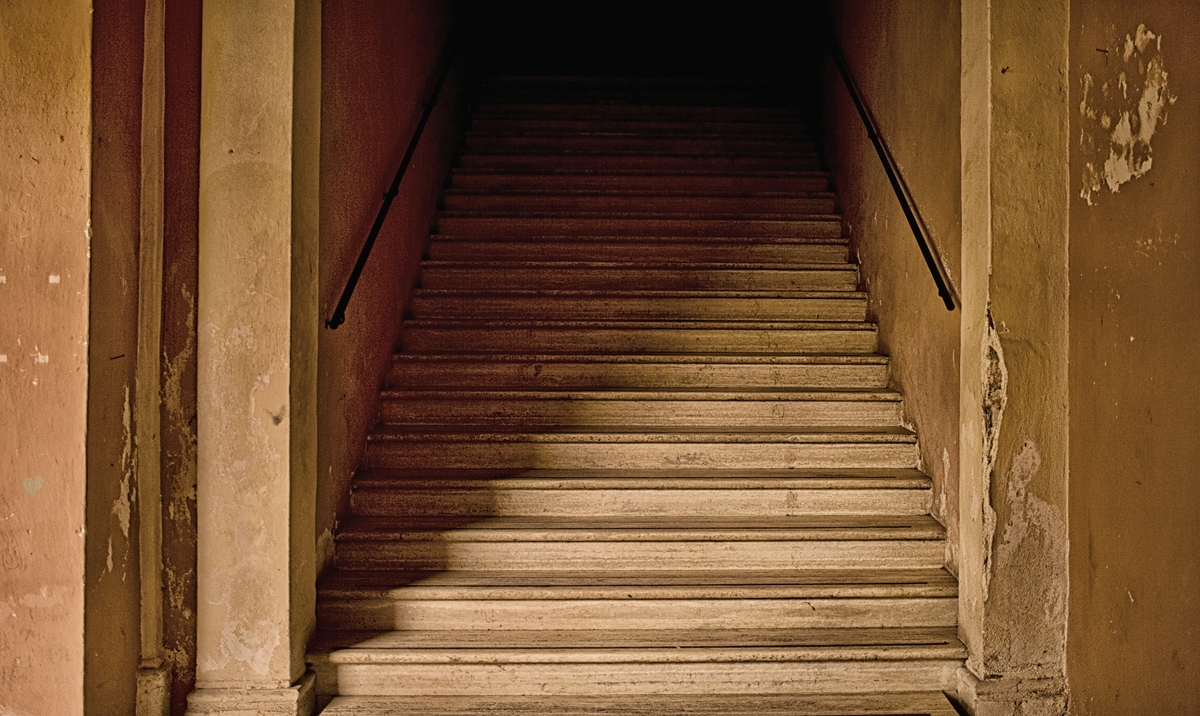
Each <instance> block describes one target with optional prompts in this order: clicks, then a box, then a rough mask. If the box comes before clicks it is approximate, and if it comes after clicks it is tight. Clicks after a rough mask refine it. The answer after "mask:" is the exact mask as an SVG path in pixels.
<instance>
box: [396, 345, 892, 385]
mask: <svg viewBox="0 0 1200 716" xmlns="http://www.w3.org/2000/svg"><path fill="white" fill-rule="evenodd" d="M887 380H888V363H887V358H886V357H884V356H880V355H854V356H828V355H826V356H822V355H813V356H795V355H792V356H768V355H714V354H711V353H709V354H703V353H697V354H693V355H653V354H650V355H646V354H625V355H621V354H613V355H581V354H574V355H572V354H528V353H524V354H518V353H514V354H503V353H497V354H491V355H488V354H482V355H469V356H467V355H461V354H398V355H396V356H394V357H393V359H392V370H391V372H390V373H389V374H388V384H389V385H390V386H393V387H397V388H403V387H409V388H458V387H464V386H472V385H488V386H491V387H493V388H541V389H579V390H587V389H597V388H664V389H670V388H727V389H747V388H772V387H804V388H830V389H837V388H843V389H844V388H858V389H878V388H882V387H884V386H886V385H887Z"/></svg>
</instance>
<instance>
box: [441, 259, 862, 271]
mask: <svg viewBox="0 0 1200 716" xmlns="http://www.w3.org/2000/svg"><path fill="white" fill-rule="evenodd" d="M421 266H422V267H423V268H486V269H490V270H494V271H504V270H510V269H517V268H537V269H545V270H549V271H561V270H564V269H571V268H604V269H622V270H628V269H629V263H628V262H624V261H502V260H484V261H422V262H421ZM637 266H638V268H639V269H642V270H647V271H653V270H666V271H698V270H708V271H719V270H742V271H857V270H858V267H857V266H855V265H854V264H849V263H846V264H830V263H817V262H810V263H739V262H732V261H728V262H718V261H696V262H682V261H671V262H663V263H650V262H645V263H643V262H639V263H638V264H637Z"/></svg>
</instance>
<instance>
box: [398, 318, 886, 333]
mask: <svg viewBox="0 0 1200 716" xmlns="http://www.w3.org/2000/svg"><path fill="white" fill-rule="evenodd" d="M404 325H405V326H406V327H412V328H416V327H437V326H441V327H447V328H452V327H453V328H458V327H461V328H547V329H563V328H570V329H624V330H679V331H686V330H690V329H710V330H712V329H716V330H758V331H770V330H774V331H781V330H790V331H803V330H806V329H807V330H817V331H834V330H837V331H874V330H875V324H874V323H868V322H866V321H806V320H796V321H781V320H773V321H758V320H738V321H730V320H724V321H696V320H690V321H671V320H659V321H648V320H645V319H635V320H625V321H622V320H616V321H602V320H550V319H524V320H522V319H495V318H428V319H425V318H412V319H409V320H407V321H405V322H404Z"/></svg>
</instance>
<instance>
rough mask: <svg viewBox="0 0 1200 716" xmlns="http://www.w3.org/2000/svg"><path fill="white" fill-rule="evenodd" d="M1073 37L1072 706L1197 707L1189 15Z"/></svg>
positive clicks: (1083, 15)
mask: <svg viewBox="0 0 1200 716" xmlns="http://www.w3.org/2000/svg"><path fill="white" fill-rule="evenodd" d="M1070 42H1071V63H1070V92H1071V101H1070V108H1071V110H1072V111H1071V133H1070V151H1071V164H1070V177H1069V179H1070V195H1071V206H1070V212H1071V213H1070V217H1071V249H1070V271H1071V311H1070V335H1071V338H1070V358H1071V376H1070V400H1071V417H1070V424H1071V449H1070V457H1071V482H1070V514H1071V520H1070V538H1071V558H1070V577H1071V580H1070V587H1071V596H1070V622H1069V629H1068V632H1067V659H1068V660H1067V676H1068V680H1069V683H1070V687H1071V713H1073V714H1127V713H1150V712H1153V713H1161V714H1194V713H1200V647H1198V646H1197V645H1198V644H1200V600H1198V599H1197V597H1196V594H1197V592H1200V560H1198V558H1197V547H1200V481H1198V480H1197V479H1196V478H1197V474H1200V441H1198V440H1197V435H1200V400H1198V399H1197V396H1198V395H1200V375H1198V374H1197V372H1196V370H1195V369H1194V367H1193V364H1194V356H1195V347H1196V340H1197V338H1198V337H1200V135H1198V134H1197V132H1196V127H1197V126H1198V125H1200V17H1198V16H1197V14H1196V7H1195V3H1193V2H1188V1H1186V0H1175V1H1169V2H1160V1H1158V0H1156V1H1154V2H1150V1H1148V0H1140V1H1138V2H1127V1H1121V2H1117V1H1116V0H1076V1H1075V2H1072V3H1071V37H1070ZM1125 130H1129V131H1125Z"/></svg>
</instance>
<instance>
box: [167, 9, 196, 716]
mask: <svg viewBox="0 0 1200 716" xmlns="http://www.w3.org/2000/svg"><path fill="white" fill-rule="evenodd" d="M164 9H165V14H164V22H163V33H164V42H163V49H164V57H163V78H164V91H165V96H164V103H163V105H164V106H163V174H162V177H163V207H162V237H163V251H162V277H163V278H162V286H163V288H162V307H161V311H162V337H161V341H162V353H161V362H160V367H159V369H160V376H161V377H160V385H161V391H162V396H161V404H160V411H159V435H160V462H159V465H160V467H159V470H160V481H161V494H162V614H163V620H162V639H163V661H164V666H165V668H166V670H167V688H168V689H169V697H168V698H169V708H170V713H171V714H172V715H173V716H179V715H180V714H182V713H183V712H184V710H185V709H186V707H187V694H188V693H189V692H190V691H191V690H192V688H193V686H194V684H195V679H196V296H197V292H198V288H197V284H198V280H199V275H198V263H197V250H198V240H199V239H198V234H197V228H198V222H199V191H200V189H199V183H200V24H201V0H168V1H167V2H166V3H165V7H164Z"/></svg>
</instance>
